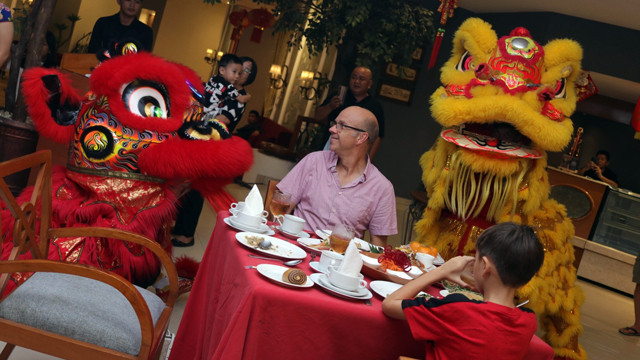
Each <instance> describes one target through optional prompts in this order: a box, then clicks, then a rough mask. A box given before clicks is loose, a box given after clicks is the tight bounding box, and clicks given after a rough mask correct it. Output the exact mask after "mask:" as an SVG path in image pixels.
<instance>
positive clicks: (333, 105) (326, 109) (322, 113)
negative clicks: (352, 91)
mask: <svg viewBox="0 0 640 360" xmlns="http://www.w3.org/2000/svg"><path fill="white" fill-rule="evenodd" d="M340 105H342V101H340V96H338V95H336V96H334V97H332V98H331V100H329V102H328V103H327V104H326V105H320V106H318V108H316V114H315V118H316V120H326V119H327V118H328V117H329V114H331V112H332V111H333V110H335V109H337V108H338V107H339V106H340Z"/></svg>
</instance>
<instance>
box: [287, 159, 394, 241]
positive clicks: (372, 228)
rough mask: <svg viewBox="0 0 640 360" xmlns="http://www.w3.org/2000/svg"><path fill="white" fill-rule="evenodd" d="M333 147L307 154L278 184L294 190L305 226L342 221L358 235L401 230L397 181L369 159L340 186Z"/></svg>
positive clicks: (325, 226)
mask: <svg viewBox="0 0 640 360" xmlns="http://www.w3.org/2000/svg"><path fill="white" fill-rule="evenodd" d="M337 163H338V155H337V154H336V153H334V152H333V151H317V152H313V153H311V154H309V155H307V156H305V157H304V159H302V160H301V161H300V162H299V163H298V164H297V165H296V166H295V167H294V168H293V169H292V170H291V171H290V172H289V173H288V174H287V175H286V176H285V178H284V179H282V181H280V183H279V184H278V188H279V189H280V191H282V192H284V193H287V194H291V196H292V200H293V202H294V203H295V204H296V208H295V210H294V215H296V216H299V217H301V218H303V219H305V220H306V221H307V225H305V229H309V230H316V229H329V230H331V228H332V227H333V225H334V224H336V223H339V222H342V223H344V224H348V225H351V226H353V227H354V229H355V230H356V236H357V237H359V238H362V236H363V234H364V231H365V230H369V232H370V233H371V234H372V235H378V236H388V235H395V234H397V233H398V226H397V220H396V199H395V193H394V190H393V185H392V184H391V182H390V181H389V180H387V178H385V177H384V175H382V173H381V172H380V171H379V170H378V169H377V168H376V167H375V166H374V165H373V164H371V162H370V161H369V160H367V166H366V168H365V170H364V173H363V174H362V175H361V176H360V177H359V178H357V179H356V180H354V181H353V182H352V183H350V184H347V185H345V186H340V181H339V180H338V172H337V170H336V164H337Z"/></svg>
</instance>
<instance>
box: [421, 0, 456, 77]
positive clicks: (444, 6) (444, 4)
mask: <svg viewBox="0 0 640 360" xmlns="http://www.w3.org/2000/svg"><path fill="white" fill-rule="evenodd" d="M457 7H458V0H440V6H439V7H438V12H440V13H441V15H440V27H439V28H438V32H437V34H436V39H435V41H434V42H433V49H432V50H431V57H430V58H429V66H428V67H427V68H428V69H431V68H432V67H433V66H434V65H435V64H436V58H437V57H438V51H440V44H442V38H443V37H444V26H445V24H446V23H447V20H448V19H449V18H451V17H453V10H454V9H455V8H457Z"/></svg>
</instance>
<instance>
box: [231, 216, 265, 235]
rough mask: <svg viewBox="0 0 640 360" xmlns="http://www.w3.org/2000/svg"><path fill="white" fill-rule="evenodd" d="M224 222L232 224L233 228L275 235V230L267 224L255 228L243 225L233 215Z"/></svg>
mask: <svg viewBox="0 0 640 360" xmlns="http://www.w3.org/2000/svg"><path fill="white" fill-rule="evenodd" d="M224 223H225V224H227V225H229V226H231V227H232V228H234V229H236V230H240V231H250V232H253V233H258V234H263V235H274V234H275V231H273V230H271V229H270V228H269V227H268V226H267V225H265V224H260V227H259V228H254V227H251V226H247V225H243V224H240V223H238V222H235V221H233V216H229V217H227V218H225V219H224Z"/></svg>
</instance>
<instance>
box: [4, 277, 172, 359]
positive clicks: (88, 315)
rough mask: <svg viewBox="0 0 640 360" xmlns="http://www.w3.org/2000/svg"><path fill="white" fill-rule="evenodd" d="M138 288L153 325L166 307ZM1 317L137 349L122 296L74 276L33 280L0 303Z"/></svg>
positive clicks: (136, 332)
mask: <svg viewBox="0 0 640 360" xmlns="http://www.w3.org/2000/svg"><path fill="white" fill-rule="evenodd" d="M136 288H137V290H138V291H139V292H140V294H141V295H142V297H143V298H144V299H145V301H146V302H147V305H148V307H149V310H150V312H151V317H152V318H153V323H154V324H155V323H156V321H157V319H158V317H159V316H160V313H161V312H162V310H163V309H164V306H165V304H164V302H163V301H162V300H161V299H160V298H159V297H158V296H156V295H155V294H154V293H152V292H150V291H148V290H145V289H142V288H140V287H137V286H136ZM0 317H1V318H5V319H8V320H12V321H15V322H18V323H21V324H25V325H29V326H32V327H36V328H39V329H42V330H46V331H50V332H53V333H56V334H60V335H65V336H69V337H72V338H74V339H77V340H81V341H85V342H88V343H92V344H96V345H99V346H103V347H106V348H110V349H113V350H116V351H121V352H124V353H127V354H131V355H137V354H138V351H139V349H140V342H141V335H140V323H139V322H138V317H137V316H136V314H135V312H134V311H133V307H132V306H131V304H130V303H129V302H128V301H127V299H126V298H125V297H124V295H122V293H120V292H119V291H117V290H116V289H114V288H112V287H111V286H109V285H107V284H105V283H102V282H99V281H96V280H93V279H88V278H84V277H80V276H76V275H68V274H60V273H45V272H39V273H36V274H34V275H33V276H32V277H31V278H30V279H29V280H27V281H26V282H25V283H24V284H22V285H20V287H18V288H17V289H16V290H15V291H14V292H13V293H11V294H10V295H9V296H8V297H7V298H6V299H4V300H3V301H2V302H1V303H0Z"/></svg>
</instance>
